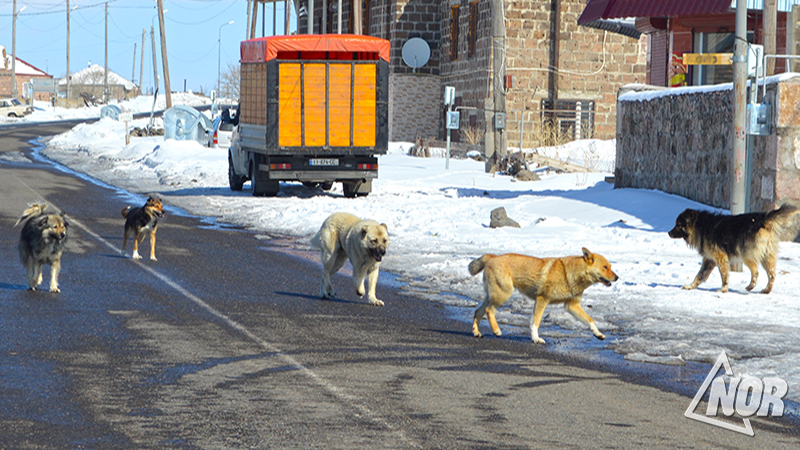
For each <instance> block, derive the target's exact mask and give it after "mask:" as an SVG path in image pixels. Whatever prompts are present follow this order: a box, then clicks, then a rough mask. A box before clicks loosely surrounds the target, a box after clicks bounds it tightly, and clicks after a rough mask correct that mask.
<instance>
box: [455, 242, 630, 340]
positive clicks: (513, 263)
mask: <svg viewBox="0 0 800 450" xmlns="http://www.w3.org/2000/svg"><path fill="white" fill-rule="evenodd" d="M481 271H483V287H484V290H485V291H486V299H485V300H484V301H483V303H482V304H481V306H479V307H478V309H476V310H475V316H474V318H473V321H472V333H473V334H474V335H475V337H483V335H482V334H481V332H480V330H478V324H479V323H480V321H481V320H482V319H483V315H484V313H485V314H486V316H487V317H488V318H489V325H491V327H492V332H494V334H495V335H497V336H500V335H501V332H500V327H498V326H497V320H496V319H495V312H496V311H497V308H499V307H500V306H503V303H505V302H506V300H508V298H509V297H511V294H512V293H513V292H514V288H516V289H517V290H519V291H520V292H521V293H522V294H523V295H525V296H527V297H528V298H530V299H531V300H534V301H535V302H536V303H535V304H534V307H533V316H532V317H531V339H532V340H533V342H535V343H537V344H544V339H542V338H540V337H539V324H540V323H541V322H542V315H543V314H544V309H545V307H547V305H549V304H550V303H563V304H564V308H566V310H567V311H568V312H569V313H570V314H572V316H573V317H575V318H576V319H578V320H580V321H581V322H583V323H584V324H586V325H587V326H588V327H589V329H590V330H591V331H592V334H594V336H595V337H596V338H598V339H605V338H606V337H605V335H604V334H603V333H601V332H600V330H598V329H597V325H595V323H594V320H592V318H591V317H589V315H588V314H586V311H584V309H583V308H582V307H581V297H582V296H583V291H585V290H586V289H587V288H589V286H591V285H593V284H595V283H603V284H604V285H606V286H611V282H613V281H617V280H618V279H619V277H617V274H615V273H614V272H613V271H612V270H611V264H610V263H609V262H608V260H607V259H605V258H604V257H603V256H601V255H598V254H597V253H592V252H590V251H589V250H587V249H585V248H584V249H583V255H581V256H566V257H563V258H534V257H532V256H525V255H518V254H515V253H507V254H505V255H488V254H487V255H483V256H481V257H480V258H478V259H476V260H473V261H472V262H471V263H469V273H470V274H471V275H473V276H474V275H477V274H478V273H480V272H481Z"/></svg>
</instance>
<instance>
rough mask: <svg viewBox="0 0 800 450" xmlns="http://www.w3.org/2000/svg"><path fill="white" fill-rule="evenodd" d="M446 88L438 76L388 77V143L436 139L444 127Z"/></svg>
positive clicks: (402, 75) (409, 75) (400, 75)
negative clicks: (418, 136)
mask: <svg viewBox="0 0 800 450" xmlns="http://www.w3.org/2000/svg"><path fill="white" fill-rule="evenodd" d="M442 98H443V88H442V86H441V80H440V78H439V77H438V76H435V75H424V74H419V75H418V74H413V75H412V74H392V75H390V78H389V140H390V141H396V142H397V141H399V142H413V141H414V138H415V137H416V135H417V134H419V135H420V137H422V138H424V139H427V138H431V137H437V136H438V133H439V129H440V128H443V127H444V125H443V122H442V114H443V111H444V110H443V106H442Z"/></svg>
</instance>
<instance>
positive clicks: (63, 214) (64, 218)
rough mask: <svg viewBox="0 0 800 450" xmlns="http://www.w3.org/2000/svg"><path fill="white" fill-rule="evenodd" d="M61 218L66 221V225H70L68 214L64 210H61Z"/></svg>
mask: <svg viewBox="0 0 800 450" xmlns="http://www.w3.org/2000/svg"><path fill="white" fill-rule="evenodd" d="M61 220H63V221H64V226H65V227H69V222H68V221H67V214H66V213H65V212H64V211H61Z"/></svg>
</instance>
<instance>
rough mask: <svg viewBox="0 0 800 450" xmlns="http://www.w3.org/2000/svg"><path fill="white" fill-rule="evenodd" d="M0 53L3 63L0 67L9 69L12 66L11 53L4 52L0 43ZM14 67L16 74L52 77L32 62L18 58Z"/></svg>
mask: <svg viewBox="0 0 800 450" xmlns="http://www.w3.org/2000/svg"><path fill="white" fill-rule="evenodd" d="M0 54H2V55H3V63H4V65H3V66H2V67H0V69H5V70H11V66H12V58H13V56H12V55H9V54H7V53H6V48H5V46H2V45H0ZM14 68H15V69H16V75H18V76H19V75H26V76H31V77H49V78H53V76H52V75H48V74H47V73H45V72H44V71H43V70H41V69H38V68H37V67H35V66H34V65H33V64H29V63H27V62H25V61H23V60H21V59H20V58H17V64H16V66H14Z"/></svg>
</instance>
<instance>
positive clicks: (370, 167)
mask: <svg viewBox="0 0 800 450" xmlns="http://www.w3.org/2000/svg"><path fill="white" fill-rule="evenodd" d="M358 170H378V165H377V164H359V165H358Z"/></svg>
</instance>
